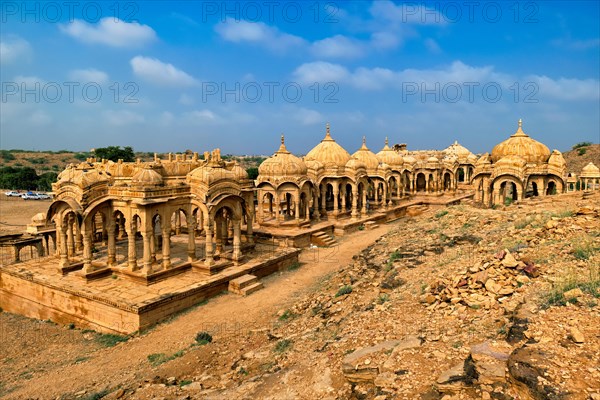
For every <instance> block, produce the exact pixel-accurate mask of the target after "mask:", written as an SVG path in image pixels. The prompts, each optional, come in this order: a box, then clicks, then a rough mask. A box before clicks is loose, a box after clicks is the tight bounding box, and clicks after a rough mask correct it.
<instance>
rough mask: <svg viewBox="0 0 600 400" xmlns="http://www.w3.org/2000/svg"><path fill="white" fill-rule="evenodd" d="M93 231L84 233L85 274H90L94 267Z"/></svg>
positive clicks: (87, 230)
mask: <svg viewBox="0 0 600 400" xmlns="http://www.w3.org/2000/svg"><path fill="white" fill-rule="evenodd" d="M92 243H93V240H92V231H91V230H89V229H86V230H85V231H84V232H83V273H84V274H89V273H90V272H92V271H93V267H92Z"/></svg>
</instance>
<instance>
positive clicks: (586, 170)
mask: <svg viewBox="0 0 600 400" xmlns="http://www.w3.org/2000/svg"><path fill="white" fill-rule="evenodd" d="M579 177H580V178H600V168H598V167H596V166H595V165H594V163H592V162H590V163H589V164H588V165H586V166H585V167H583V169H582V170H581V174H580V175H579Z"/></svg>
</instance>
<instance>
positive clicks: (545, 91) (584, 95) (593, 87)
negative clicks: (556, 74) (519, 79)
mask: <svg viewBox="0 0 600 400" xmlns="http://www.w3.org/2000/svg"><path fill="white" fill-rule="evenodd" d="M529 79H530V81H532V82H534V83H535V84H536V85H537V87H538V88H539V92H540V97H541V96H548V97H551V98H555V99H564V100H598V99H600V81H598V80H597V79H567V78H559V79H552V78H549V77H547V76H538V75H533V76H530V77H529ZM529 92H531V91H529Z"/></svg>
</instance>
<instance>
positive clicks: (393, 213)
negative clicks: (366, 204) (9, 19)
mask: <svg viewBox="0 0 600 400" xmlns="http://www.w3.org/2000/svg"><path fill="white" fill-rule="evenodd" d="M473 196H474V192H472V191H466V192H458V193H455V194H444V195H442V194H420V195H416V196H411V197H410V198H407V199H403V200H402V201H400V202H399V203H398V204H394V205H390V206H388V207H387V208H386V209H382V208H379V209H376V210H373V211H371V212H369V213H368V214H367V215H366V216H363V217H358V218H356V219H353V218H351V217H350V215H349V214H350V213H349V212H345V213H342V214H340V215H338V216H337V217H335V216H334V215H333V214H332V213H330V212H328V215H327V217H324V218H322V219H321V221H319V222H313V223H312V224H310V225H308V226H293V225H290V226H286V225H285V223H282V224H280V225H279V226H278V227H277V226H275V225H274V224H273V223H270V224H267V226H264V227H263V226H261V227H258V228H254V235H255V237H256V238H257V240H258V241H259V242H262V243H271V244H275V245H282V246H292V247H308V246H310V244H311V236H312V235H315V234H317V233H320V232H323V233H325V234H327V235H330V236H344V235H347V234H350V233H352V232H356V231H357V230H359V229H361V228H360V227H361V226H362V227H365V226H367V225H369V224H384V223H387V222H391V221H395V220H396V219H398V218H401V217H403V216H406V215H414V212H413V210H415V209H420V208H423V207H428V206H432V207H437V206H447V205H451V204H457V203H460V202H461V201H462V200H467V199H471V198H473Z"/></svg>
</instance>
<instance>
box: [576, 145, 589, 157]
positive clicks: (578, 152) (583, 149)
mask: <svg viewBox="0 0 600 400" xmlns="http://www.w3.org/2000/svg"><path fill="white" fill-rule="evenodd" d="M585 153H587V149H586V148H585V147H582V148H580V149H578V150H577V155H580V156H582V155H584V154H585Z"/></svg>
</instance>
